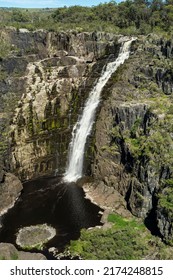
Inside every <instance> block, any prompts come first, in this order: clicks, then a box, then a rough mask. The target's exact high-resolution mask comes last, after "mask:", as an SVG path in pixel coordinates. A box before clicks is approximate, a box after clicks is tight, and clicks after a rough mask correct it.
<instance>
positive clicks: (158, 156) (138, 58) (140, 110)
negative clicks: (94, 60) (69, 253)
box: [91, 36, 173, 243]
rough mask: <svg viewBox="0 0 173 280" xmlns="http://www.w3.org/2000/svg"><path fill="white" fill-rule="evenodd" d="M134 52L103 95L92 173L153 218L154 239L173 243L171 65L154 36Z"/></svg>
mask: <svg viewBox="0 0 173 280" xmlns="http://www.w3.org/2000/svg"><path fill="white" fill-rule="evenodd" d="M164 45H166V43H164ZM133 50H134V52H133V53H132V54H131V56H130V58H129V60H128V61H126V62H125V64H124V65H122V67H121V68H120V69H119V70H118V71H117V72H116V73H115V74H114V75H113V76H112V78H111V79H110V81H109V82H108V85H107V87H106V88H105V90H104V92H103V96H104V100H103V102H102V106H101V109H100V112H99V114H98V116H97V122H96V127H95V138H94V140H93V143H94V144H93V146H92V151H93V159H92V161H93V163H92V167H91V173H92V175H93V176H94V178H95V179H96V180H100V181H101V182H102V183H104V184H105V186H107V188H114V189H115V190H116V191H118V192H119V193H120V194H121V195H122V196H123V197H124V199H125V200H126V203H127V208H128V209H129V210H130V211H131V212H132V213H133V214H134V215H135V216H137V217H141V218H142V219H144V220H145V219H146V220H147V219H150V215H151V213H152V221H150V224H152V225H153V227H155V229H154V230H155V234H159V232H160V234H161V235H162V237H163V239H164V240H165V241H169V243H171V242H170V240H172V238H173V232H172V225H173V219H172V214H170V208H171V207H172V206H171V207H170V205H173V200H172V196H171V192H172V190H171V185H170V184H169V185H167V184H166V182H167V180H168V179H169V180H172V176H173V175H172V171H173V170H172V163H173V139H172V124H171V123H172V106H173V104H172V97H171V94H172V91H171V90H170V89H171V88H172V75H171V73H170V72H169V71H168V69H169V68H170V67H171V66H170V65H172V64H171V63H172V62H171V61H170V60H169V59H167V60H165V51H163V42H162V41H161V40H160V39H159V38H157V37H154V36H148V37H147V38H145V39H144V40H143V39H142V38H141V39H139V40H138V41H136V43H135V44H134V46H133ZM168 58H169V57H168ZM161 69H162V70H161ZM159 73H160V74H159ZM163 73H165V74H163ZM166 73H167V74H166ZM168 73H169V75H168ZM166 76H167V79H166V78H165V77H166ZM166 85H167V89H168V90H166ZM98 185H99V184H98ZM105 190H106V187H105ZM105 193H106V191H105ZM168 194H169V195H168ZM105 195H106V194H105ZM165 196H166V197H167V201H166V203H164V206H163V199H162V198H163V197H165ZM168 196H169V197H168ZM171 209H172V208H171ZM171 213H172V210H171ZM151 230H152V228H151ZM156 231H157V232H156Z"/></svg>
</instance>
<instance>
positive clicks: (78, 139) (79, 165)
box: [64, 38, 135, 182]
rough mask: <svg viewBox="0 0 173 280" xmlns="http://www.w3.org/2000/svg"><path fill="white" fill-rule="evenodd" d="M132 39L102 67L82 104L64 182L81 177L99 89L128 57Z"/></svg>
mask: <svg viewBox="0 0 173 280" xmlns="http://www.w3.org/2000/svg"><path fill="white" fill-rule="evenodd" d="M134 40H135V39H134V38H132V39H131V40H129V41H127V42H124V44H123V46H122V48H121V50H120V53H119V55H118V58H117V59H116V60H115V61H114V62H110V63H108V64H107V66H106V68H105V69H103V71H102V73H101V76H100V78H99V79H98V81H97V83H96V85H95V86H94V87H93V89H92V90H91V92H90V94H89V97H88V99H87V101H86V103H85V106H84V110H83V113H82V115H81V116H80V118H79V120H78V121H77V123H76V124H75V126H74V128H73V131H72V140H71V143H70V153H69V161H68V166H67V169H66V172H65V175H64V181H65V182H76V181H77V180H78V179H79V178H81V177H82V171H83V159H84V151H85V144H86V140H87V136H88V135H90V133H91V129H92V126H93V122H94V118H95V112H96V108H97V106H98V104H99V102H100V94H101V91H102V89H103V87H104V86H105V84H106V83H107V81H108V80H109V78H110V77H111V75H112V74H113V73H114V72H115V71H116V70H117V68H118V67H119V66H120V65H121V64H123V63H124V61H125V60H126V59H128V57H129V54H130V51H129V49H130V45H131V42H132V41H134Z"/></svg>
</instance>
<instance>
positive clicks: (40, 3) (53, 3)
mask: <svg viewBox="0 0 173 280" xmlns="http://www.w3.org/2000/svg"><path fill="white" fill-rule="evenodd" d="M105 2H109V0H2V1H1V0H0V7H16V8H58V7H64V6H74V5H81V6H95V5H98V4H100V3H105ZM117 2H118V1H117Z"/></svg>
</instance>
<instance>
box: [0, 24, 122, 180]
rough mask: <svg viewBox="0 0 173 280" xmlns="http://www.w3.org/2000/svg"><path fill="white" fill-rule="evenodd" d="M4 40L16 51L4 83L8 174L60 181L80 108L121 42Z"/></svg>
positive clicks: (4, 34) (63, 37)
mask: <svg viewBox="0 0 173 280" xmlns="http://www.w3.org/2000/svg"><path fill="white" fill-rule="evenodd" d="M0 36H1V39H2V40H3V42H4V44H6V45H7V46H11V47H10V49H9V54H6V57H2V58H1V70H2V73H3V75H2V77H1V81H0V83H1V85H2V87H1V95H0V98H1V100H2V103H3V104H4V105H3V106H2V114H1V115H0V117H2V118H1V120H2V123H3V124H5V125H4V126H5V127H6V128H7V127H8V129H6V128H4V132H5V133H4V135H5V134H7V135H10V139H9V140H10V143H9V141H7V147H5V148H4V147H3V148H4V149H6V153H7V154H10V156H11V158H10V160H9V162H10V167H9V168H10V169H11V170H12V171H13V172H14V173H15V174H17V175H18V176H19V177H20V178H21V179H22V180H27V179H30V178H33V177H37V176H41V175H46V174H50V173H52V172H55V171H56V172H57V174H59V175H61V174H63V172H64V169H65V166H66V163H67V151H68V145H69V142H70V138H71V130H72V127H73V125H74V123H75V122H76V120H77V118H78V115H79V113H80V108H82V106H83V104H84V102H85V100H86V97H87V96H88V92H89V90H90V89H91V87H92V86H93V83H94V82H95V81H96V79H97V77H99V75H100V72H101V70H102V68H103V66H104V64H105V63H106V61H107V60H108V59H111V58H113V57H116V56H117V55H118V51H119V48H120V44H119V43H118V38H119V37H120V36H115V35H111V34H104V33H97V32H96V33H75V32H69V33H64V32H61V33H51V32H45V31H38V32H28V31H27V30H23V29H21V30H20V29H19V30H17V31H16V30H15V29H12V28H9V29H5V30H2V31H1V34H0ZM4 96H5V97H7V98H5V97H4ZM10 98H11V105H9V100H10ZM7 107H8V110H9V111H10V109H11V112H10V113H9V112H7V111H8V110H7ZM9 120H10V121H9ZM4 138H5V136H4ZM2 142H3V143H4V139H3V141H2ZM3 148H2V150H3ZM7 150H8V151H7Z"/></svg>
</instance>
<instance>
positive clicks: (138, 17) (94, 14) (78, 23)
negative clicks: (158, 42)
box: [0, 0, 173, 35]
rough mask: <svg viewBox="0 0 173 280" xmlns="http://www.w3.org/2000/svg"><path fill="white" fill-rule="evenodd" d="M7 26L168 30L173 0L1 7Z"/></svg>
mask: <svg viewBox="0 0 173 280" xmlns="http://www.w3.org/2000/svg"><path fill="white" fill-rule="evenodd" d="M0 19H1V27H3V26H4V25H8V26H15V27H17V28H22V27H23V28H28V29H29V30H35V29H40V28H43V29H47V30H49V31H59V30H69V29H70V30H76V31H95V30H97V31H105V32H114V33H121V34H126V35H131V34H148V33H151V32H156V33H157V32H163V33H165V32H168V33H170V34H171V32H172V30H171V26H172V24H173V1H172V0H166V1H163V0H151V1H146V0H127V1H125V2H121V3H116V2H115V1H109V2H106V3H101V4H99V5H97V6H92V7H82V6H78V5H76V6H71V7H66V6H64V7H62V8H58V9H16V8H11V9H7V8H1V9H0Z"/></svg>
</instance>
